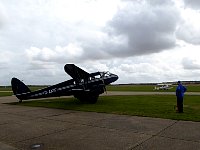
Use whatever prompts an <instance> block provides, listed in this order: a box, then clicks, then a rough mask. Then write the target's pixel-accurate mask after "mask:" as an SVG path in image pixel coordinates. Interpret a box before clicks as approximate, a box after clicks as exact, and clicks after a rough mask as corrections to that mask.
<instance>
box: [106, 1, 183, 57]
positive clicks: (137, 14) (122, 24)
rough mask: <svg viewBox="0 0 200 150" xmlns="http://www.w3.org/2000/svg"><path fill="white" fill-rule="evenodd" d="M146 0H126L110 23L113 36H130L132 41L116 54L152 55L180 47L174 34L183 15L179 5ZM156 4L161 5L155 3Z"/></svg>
mask: <svg viewBox="0 0 200 150" xmlns="http://www.w3.org/2000/svg"><path fill="white" fill-rule="evenodd" d="M142 2H143V3H140V2H137V1H128V2H127V1H126V5H125V6H124V7H123V8H122V9H120V10H119V11H118V13H117V14H116V15H115V16H114V17H113V19H112V21H110V22H109V25H110V28H111V31H110V32H111V39H112V38H113V37H115V36H119V35H121V36H126V37H127V39H128V43H124V44H128V45H127V46H123V47H117V48H118V49H114V50H113V51H112V53H113V54H114V55H125V56H130V55H132V56H135V55H143V54H151V53H155V52H159V51H163V50H165V49H169V48H172V47H175V46H176V39H175V34H174V33H175V31H176V27H177V24H178V22H179V20H180V16H179V12H178V11H177V9H176V7H175V5H174V4H173V3H167V4H166V5H160V3H157V2H158V1H154V3H153V1H151V3H148V1H142ZM155 3H157V5H152V4H155ZM120 48H121V49H120ZM116 52H117V53H116Z"/></svg>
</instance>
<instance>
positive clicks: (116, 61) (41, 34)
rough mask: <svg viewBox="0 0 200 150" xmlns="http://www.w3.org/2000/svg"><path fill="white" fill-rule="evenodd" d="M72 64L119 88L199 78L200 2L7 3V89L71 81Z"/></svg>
mask: <svg viewBox="0 0 200 150" xmlns="http://www.w3.org/2000/svg"><path fill="white" fill-rule="evenodd" d="M66 63H74V64H76V65H78V66H80V67H81V68H83V69H85V70H86V71H88V72H95V71H108V70H109V71H110V72H112V73H115V74H117V75H118V76H119V80H118V81H117V82H116V83H146V82H148V83H151V82H163V81H177V80H200V1H199V0H28V1H27V0H20V1H18V0H9V1H8V0H0V85H10V80H11V78H12V77H17V78H19V79H20V80H23V81H24V82H25V83H26V84H48V85H50V84H55V83H58V82H61V81H64V80H68V79H70V77H69V76H68V75H67V74H66V73H65V72H64V69H63V68H64V65H65V64H66Z"/></svg>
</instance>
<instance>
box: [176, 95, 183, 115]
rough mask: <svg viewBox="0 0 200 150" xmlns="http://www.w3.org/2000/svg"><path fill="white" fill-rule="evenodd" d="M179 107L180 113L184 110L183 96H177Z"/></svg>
mask: <svg viewBox="0 0 200 150" xmlns="http://www.w3.org/2000/svg"><path fill="white" fill-rule="evenodd" d="M177 108H178V112H179V113H182V112H183V97H177Z"/></svg>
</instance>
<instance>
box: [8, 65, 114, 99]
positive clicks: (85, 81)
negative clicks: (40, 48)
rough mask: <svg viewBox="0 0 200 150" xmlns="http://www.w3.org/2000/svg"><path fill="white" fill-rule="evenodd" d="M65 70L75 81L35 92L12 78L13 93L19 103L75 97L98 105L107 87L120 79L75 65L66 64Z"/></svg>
mask: <svg viewBox="0 0 200 150" xmlns="http://www.w3.org/2000/svg"><path fill="white" fill-rule="evenodd" d="M64 69H65V72H66V73H68V74H69V75H70V76H71V77H72V78H73V79H71V80H68V81H64V82H62V83H59V84H56V85H53V86H49V87H46V88H44V89H40V90H38V91H33V92H31V90H30V89H29V88H28V87H27V86H26V85H25V84H24V83H23V82H22V81H20V80H19V79H17V78H12V80H11V84H12V90H13V93H14V95H15V96H16V97H17V98H18V99H19V102H22V100H28V99H38V98H46V97H59V96H69V95H74V97H75V98H77V99H79V100H80V101H81V102H88V103H96V102H97V100H98V97H99V95H100V94H102V93H104V91H105V90H106V88H105V86H106V85H108V84H110V83H112V82H114V81H116V80H117V79H118V76H117V75H115V74H112V73H109V72H94V73H88V72H86V71H84V70H82V69H81V68H79V67H77V66H75V65H74V64H66V65H65V67H64Z"/></svg>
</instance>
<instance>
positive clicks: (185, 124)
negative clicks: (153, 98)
mask: <svg viewBox="0 0 200 150" xmlns="http://www.w3.org/2000/svg"><path fill="white" fill-rule="evenodd" d="M134 93H135V94H138V92H132V93H124V92H121V93H120V92H114V93H112V92H109V93H108V94H111V95H112V94H115V95H119V94H120V95H123V94H124V95H125V94H133V95H134ZM161 93H162V92H161ZM139 94H145V93H139ZM146 94H147V95H148V94H150V93H146ZM151 94H153V93H151ZM154 94H155V93H154ZM157 94H159V93H157ZM169 94H170V93H169ZM171 94H172V93H171ZM195 95H196V94H195ZM16 101H17V99H16V97H14V96H8V97H0V150H199V149H200V132H199V131H200V122H192V121H176V120H169V119H158V118H149V117H137V116H127V115H115V114H104V113H95V112H81V111H72V110H61V109H48V108H39V107H25V106H15V105H8V104H5V103H8V102H16Z"/></svg>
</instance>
